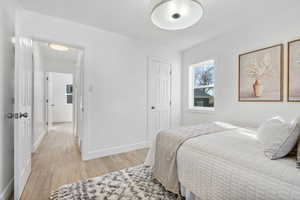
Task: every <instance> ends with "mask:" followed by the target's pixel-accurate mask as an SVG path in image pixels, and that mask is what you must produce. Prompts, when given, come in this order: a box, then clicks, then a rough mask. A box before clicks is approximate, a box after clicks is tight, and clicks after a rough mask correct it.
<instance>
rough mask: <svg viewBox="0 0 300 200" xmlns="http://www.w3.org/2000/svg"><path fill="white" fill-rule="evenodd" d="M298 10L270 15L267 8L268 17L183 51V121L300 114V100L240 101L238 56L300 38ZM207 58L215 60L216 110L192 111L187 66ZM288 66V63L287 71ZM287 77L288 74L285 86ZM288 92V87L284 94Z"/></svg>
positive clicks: (244, 119)
mask: <svg viewBox="0 0 300 200" xmlns="http://www.w3.org/2000/svg"><path fill="white" fill-rule="evenodd" d="M299 9H300V4H299V6H298V7H297V8H296V7H294V8H291V9H290V10H285V11H283V12H282V13H278V14H277V16H273V15H268V10H266V13H265V15H266V16H267V17H266V18H264V19H261V20H260V21H254V22H253V23H252V24H250V25H244V26H243V27H239V28H238V29H236V30H233V31H231V32H230V33H227V34H225V35H223V36H221V37H218V38H215V39H213V40H210V41H207V42H205V43H202V44H199V45H197V46H195V47H193V48H191V49H188V50H186V51H184V52H183V54H182V55H183V61H182V62H183V70H182V71H183V73H182V103H183V104H182V109H183V112H182V119H183V124H197V123H201V122H206V121H211V120H225V121H231V120H232V121H239V122H249V123H253V124H258V123H260V122H261V121H262V120H264V119H266V118H268V117H271V116H273V115H282V116H283V117H285V118H287V119H292V118H294V117H295V116H296V115H299V114H300V103H287V102H283V103H242V102H238V55H239V54H241V53H245V52H247V51H251V50H255V49H259V48H263V47H267V46H271V45H274V44H278V43H284V44H286V42H287V41H288V40H293V39H296V38H300V29H299V27H300V20H299V19H300V12H299ZM253 12H255V11H253ZM285 49H286V46H285ZM285 54H286V52H285ZM285 57H286V55H285ZM208 59H215V60H216V99H215V105H216V112H215V113H205V112H204V113H197V112H190V111H188V67H189V66H190V65H191V64H194V63H197V62H201V61H205V60H208ZM285 60H287V59H285ZM286 65H287V64H286V62H285V70H286ZM285 74H286V73H285ZM286 79H287V77H286V76H285V85H286ZM286 91H287V88H286V87H285V96H286ZM285 101H286V100H285Z"/></svg>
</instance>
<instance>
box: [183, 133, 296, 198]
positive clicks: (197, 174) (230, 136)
mask: <svg viewBox="0 0 300 200" xmlns="http://www.w3.org/2000/svg"><path fill="white" fill-rule="evenodd" d="M177 173H178V179H179V182H180V185H181V194H182V195H183V196H185V197H186V199H187V200H221V199H226V200H234V199H237V200H241V199H247V200H248V199H249V200H258V199H262V200H269V199H270V200H271V199H272V200H280V199H282V200H299V199H300V171H299V169H297V168H296V161H295V158H293V157H287V158H283V159H279V160H270V159H268V158H266V157H265V155H264V154H263V147H262V145H261V144H260V143H259V142H258V140H257V139H256V132H255V131H254V130H251V129H247V128H237V129H234V130H226V131H222V132H218V133H215V134H209V135H203V136H199V137H195V138H192V139H189V140H187V141H186V142H184V143H183V144H182V145H181V147H180V148H179V150H178V152H177Z"/></svg>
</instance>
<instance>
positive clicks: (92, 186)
mask: <svg viewBox="0 0 300 200" xmlns="http://www.w3.org/2000/svg"><path fill="white" fill-rule="evenodd" d="M50 199H51V200H143V199H145V200H176V199H177V195H175V194H173V193H170V192H168V191H166V190H165V189H164V187H163V186H162V185H161V184H160V183H159V182H157V181H155V180H153V179H152V177H151V173H150V169H149V167H146V166H144V165H140V166H137V167H132V168H128V169H123V170H120V171H117V172H112V173H109V174H106V175H104V176H100V177H96V178H92V179H87V180H82V181H78V182H76V183H73V184H69V185H63V186H61V187H60V188H59V189H58V190H57V191H53V192H52V194H51V197H50Z"/></svg>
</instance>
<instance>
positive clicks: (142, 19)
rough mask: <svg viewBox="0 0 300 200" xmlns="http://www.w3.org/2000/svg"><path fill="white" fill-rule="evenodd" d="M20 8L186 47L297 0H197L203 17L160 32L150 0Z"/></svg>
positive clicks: (51, 1) (28, 2)
mask: <svg viewBox="0 0 300 200" xmlns="http://www.w3.org/2000/svg"><path fill="white" fill-rule="evenodd" d="M20 1H21V4H22V7H23V8H25V9H28V10H32V11H36V12H39V13H42V14H46V15H50V16H54V17H61V18H65V19H68V20H72V21H74V22H78V23H82V24H86V25H90V26H94V27H98V28H101V29H105V30H109V31H112V32H117V33H120V34H123V35H127V36H130V37H134V38H138V39H142V40H147V41H150V42H158V43H160V44H165V45H170V46H173V47H177V48H178V49H180V50H182V49H186V48H188V47H190V46H193V45H195V44H197V43H200V42H203V41H205V40H208V39H211V38H214V37H216V36H218V35H220V34H222V33H224V32H227V31H229V30H231V29H233V28H235V27H237V26H240V25H242V24H250V23H254V22H256V21H257V20H259V19H260V18H263V17H266V16H268V17H270V16H272V15H277V14H279V13H281V12H286V10H288V9H289V8H292V7H294V6H295V5H296V4H297V5H298V6H299V2H300V1H299V0H200V2H201V3H202V4H203V7H204V17H203V19H202V20H201V21H200V22H199V23H198V24H197V25H196V26H194V27H192V28H189V29H186V30H181V31H164V30H160V29H158V28H157V27H155V26H154V25H153V24H152V23H151V20H150V17H149V12H150V10H149V4H150V0H81V1H80V0H20Z"/></svg>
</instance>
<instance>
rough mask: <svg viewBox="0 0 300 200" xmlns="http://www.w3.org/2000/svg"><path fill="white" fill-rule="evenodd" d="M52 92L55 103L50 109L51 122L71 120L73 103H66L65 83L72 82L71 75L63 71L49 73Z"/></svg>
mask: <svg viewBox="0 0 300 200" xmlns="http://www.w3.org/2000/svg"><path fill="white" fill-rule="evenodd" d="M50 77H51V78H50V79H49V81H51V83H50V84H51V85H52V87H53V94H52V96H51V97H49V98H52V102H53V104H54V105H55V106H54V107H53V111H52V115H53V116H52V117H53V122H72V120H73V104H67V98H66V85H67V84H73V75H72V74H65V73H55V72H51V73H50Z"/></svg>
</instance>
